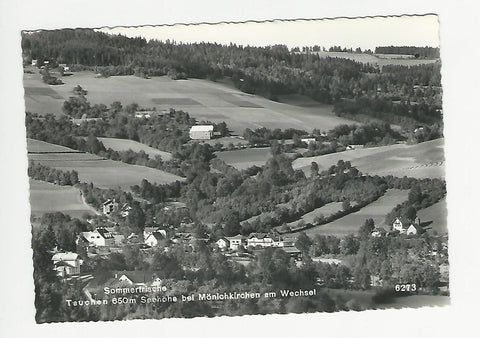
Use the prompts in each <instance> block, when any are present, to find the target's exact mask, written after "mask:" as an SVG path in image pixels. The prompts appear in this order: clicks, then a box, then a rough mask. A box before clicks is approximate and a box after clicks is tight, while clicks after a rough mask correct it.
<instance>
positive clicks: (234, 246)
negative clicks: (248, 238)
mask: <svg viewBox="0 0 480 338" xmlns="http://www.w3.org/2000/svg"><path fill="white" fill-rule="evenodd" d="M225 238H226V239H227V240H228V241H229V242H230V245H229V248H230V249H231V250H238V249H239V248H240V247H243V246H245V237H244V236H242V235H236V236H232V237H225Z"/></svg>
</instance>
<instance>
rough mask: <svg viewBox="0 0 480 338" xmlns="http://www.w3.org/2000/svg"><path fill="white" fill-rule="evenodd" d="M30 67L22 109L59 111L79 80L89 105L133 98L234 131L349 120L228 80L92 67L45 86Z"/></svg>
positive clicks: (327, 127)
mask: <svg viewBox="0 0 480 338" xmlns="http://www.w3.org/2000/svg"><path fill="white" fill-rule="evenodd" d="M32 70H34V69H33V68H32ZM34 71H35V72H36V73H35V74H28V73H26V74H24V87H25V103H26V110H27V111H30V112H35V113H41V114H45V113H53V114H55V115H57V116H58V115H61V114H62V104H63V102H64V101H65V100H67V99H68V98H69V97H70V96H73V92H72V90H73V88H74V87H75V86H76V85H81V86H82V87H83V88H84V89H86V90H87V91H88V94H87V99H88V100H89V101H90V102H91V103H92V104H95V103H104V104H106V105H107V106H108V105H110V104H111V103H112V102H114V101H120V102H121V103H122V104H123V105H127V104H129V103H132V102H136V103H138V104H139V105H140V106H141V107H144V108H153V107H156V108H157V109H159V110H164V109H170V108H175V109H181V110H184V111H187V112H188V113H189V114H190V115H192V116H194V117H195V118H197V119H198V120H209V121H213V122H222V121H225V122H226V123H227V125H228V127H229V128H230V130H232V131H233V132H234V133H236V134H237V135H242V134H243V131H244V130H245V128H251V129H255V128H260V127H268V128H272V129H273V128H280V129H286V128H297V129H304V130H307V131H311V130H312V129H313V128H318V129H320V130H324V131H327V130H330V129H332V128H333V127H335V126H336V125H339V124H342V123H354V122H353V121H350V120H347V119H344V118H340V117H337V116H335V114H334V113H333V112H332V106H330V105H322V104H320V103H317V102H315V101H313V104H312V102H311V100H309V99H307V98H301V99H298V98H297V100H296V102H290V101H288V100H287V101H286V102H283V103H282V102H274V101H270V100H267V99H265V98H263V97H260V96H256V95H250V94H246V93H243V92H241V91H239V90H237V89H235V88H233V87H232V86H231V85H229V84H228V81H224V82H225V83H221V82H211V81H207V80H199V79H189V80H176V81H175V80H171V79H170V78H168V77H154V78H151V79H144V78H139V77H135V76H114V77H110V78H96V77H95V74H94V73H93V72H78V73H74V74H73V75H71V76H65V77H62V81H63V82H64V84H63V85H57V86H49V85H46V84H45V83H43V82H42V81H41V78H40V75H39V74H38V70H34ZM303 101H305V102H308V103H309V104H304V102H303Z"/></svg>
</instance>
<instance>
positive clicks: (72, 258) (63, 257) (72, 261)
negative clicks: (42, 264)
mask: <svg viewBox="0 0 480 338" xmlns="http://www.w3.org/2000/svg"><path fill="white" fill-rule="evenodd" d="M52 261H53V265H54V268H53V269H54V270H55V271H56V273H57V276H60V277H65V276H70V275H76V274H79V273H80V266H81V265H82V264H83V261H82V260H81V259H80V257H79V256H78V254H76V253H74V252H58V253H56V254H55V255H53V257H52Z"/></svg>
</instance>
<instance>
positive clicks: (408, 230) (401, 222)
mask: <svg viewBox="0 0 480 338" xmlns="http://www.w3.org/2000/svg"><path fill="white" fill-rule="evenodd" d="M392 230H393V231H398V232H399V233H400V234H407V235H412V234H413V235H416V234H417V233H421V232H422V231H423V228H422V226H421V222H420V218H418V217H416V218H415V221H414V222H412V221H410V220H408V219H405V218H403V217H396V218H395V221H393V223H392Z"/></svg>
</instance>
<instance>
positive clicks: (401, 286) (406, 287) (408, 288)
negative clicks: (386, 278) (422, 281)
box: [395, 283, 417, 292]
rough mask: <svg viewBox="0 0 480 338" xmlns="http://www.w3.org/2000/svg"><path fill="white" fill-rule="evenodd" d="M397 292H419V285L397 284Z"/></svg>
mask: <svg viewBox="0 0 480 338" xmlns="http://www.w3.org/2000/svg"><path fill="white" fill-rule="evenodd" d="M395 291H397V292H413V291H417V284H414V283H413V284H395Z"/></svg>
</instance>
